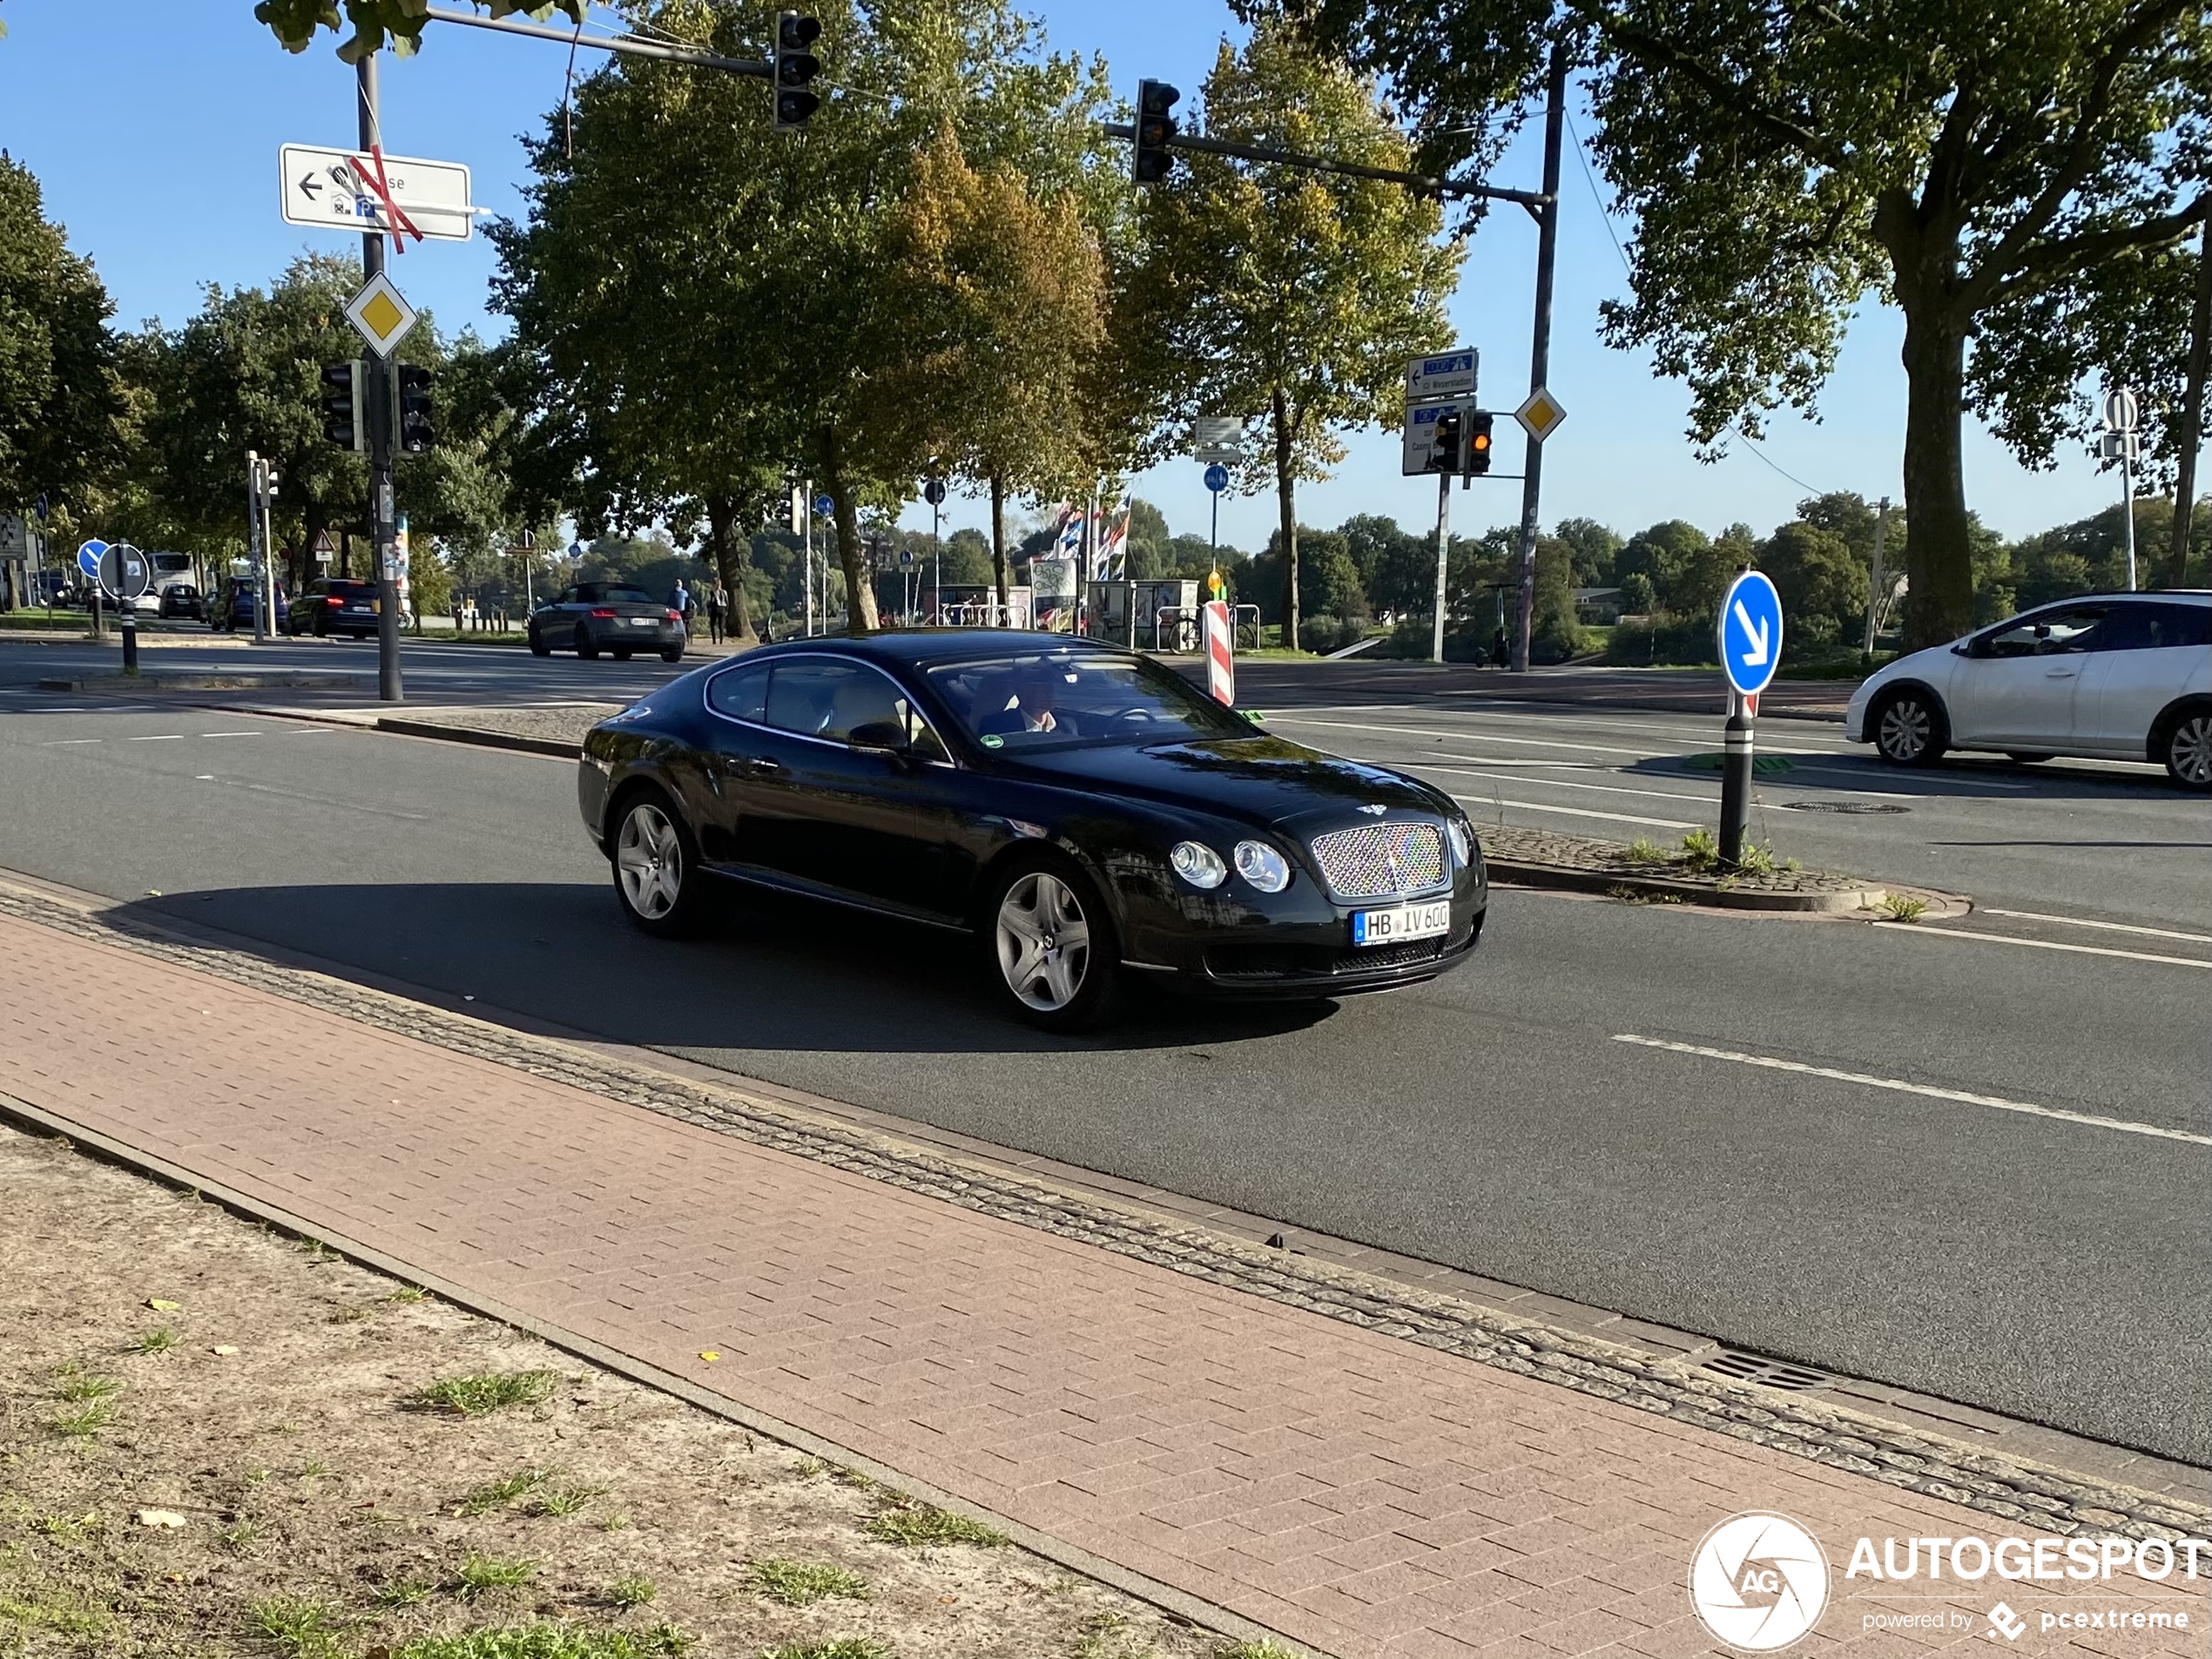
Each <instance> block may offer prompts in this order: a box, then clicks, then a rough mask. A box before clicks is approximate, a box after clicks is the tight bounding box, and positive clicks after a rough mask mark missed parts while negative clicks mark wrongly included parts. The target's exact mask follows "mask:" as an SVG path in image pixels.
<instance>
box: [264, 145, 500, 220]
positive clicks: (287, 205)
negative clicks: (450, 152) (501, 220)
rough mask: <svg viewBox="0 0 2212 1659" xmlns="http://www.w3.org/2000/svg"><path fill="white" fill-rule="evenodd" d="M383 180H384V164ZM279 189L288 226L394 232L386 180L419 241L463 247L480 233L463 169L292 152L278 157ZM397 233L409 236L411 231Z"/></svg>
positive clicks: (309, 149) (287, 148)
mask: <svg viewBox="0 0 2212 1659" xmlns="http://www.w3.org/2000/svg"><path fill="white" fill-rule="evenodd" d="M380 163H381V169H382V171H381V175H380V173H379V171H378V169H379V164H380ZM277 169H278V188H279V192H280V203H281V206H283V209H284V222H285V223H286V224H287V225H307V226H314V227H316V228H318V229H321V230H326V231H353V232H354V233H360V232H362V231H384V232H387V233H389V232H391V231H392V230H393V229H394V228H395V226H393V225H392V224H391V223H390V222H389V215H388V214H387V213H386V212H385V208H384V202H383V200H382V199H381V194H380V192H379V191H378V188H377V185H378V182H379V179H380V176H381V182H382V184H383V185H384V186H385V188H386V189H387V190H388V191H389V192H390V194H391V203H392V206H394V207H395V208H397V209H398V210H399V212H400V213H401V215H402V216H403V217H404V218H405V219H407V220H408V222H409V225H411V226H412V228H413V230H414V231H415V233H417V234H419V235H421V236H424V237H428V238H430V239H434V240H437V241H446V242H465V241H467V240H468V239H469V238H470V237H471V236H472V235H474V234H475V227H476V210H475V206H472V205H471V203H470V201H469V169H468V168H467V167H466V166H464V165H462V164H461V163H460V162H457V161H425V160H423V159H422V158H421V157H419V156H381V157H380V156H377V155H374V154H373V153H363V152H361V151H357V150H326V149H321V148H319V147H317V146H316V145H307V144H287V145H283V146H282V147H280V149H279V150H278V152H277ZM398 228H399V229H401V230H402V231H405V230H406V229H407V228H408V226H399V227H398Z"/></svg>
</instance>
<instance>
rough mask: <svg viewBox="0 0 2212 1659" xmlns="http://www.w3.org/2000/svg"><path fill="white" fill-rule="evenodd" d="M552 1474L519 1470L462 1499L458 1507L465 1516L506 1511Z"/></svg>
mask: <svg viewBox="0 0 2212 1659" xmlns="http://www.w3.org/2000/svg"><path fill="white" fill-rule="evenodd" d="M552 1473H553V1472H552V1471H551V1470H550V1469H517V1470H516V1472H515V1473H514V1474H509V1475H502V1477H500V1479H498V1480H489V1481H487V1482H485V1483H484V1484H483V1485H482V1486H480V1487H477V1488H476V1489H475V1491H473V1492H471V1493H469V1494H468V1496H466V1497H464V1498H463V1499H462V1501H461V1502H460V1504H459V1505H458V1506H457V1507H458V1508H459V1510H460V1512H461V1513H462V1514H464V1515H482V1514H490V1513H491V1511H493V1510H495V1509H504V1508H505V1507H507V1506H508V1505H509V1504H510V1503H512V1502H514V1501H515V1500H516V1499H517V1498H519V1497H522V1496H523V1495H524V1494H528V1493H531V1492H535V1491H536V1490H537V1488H538V1487H542V1486H543V1485H544V1484H545V1482H546V1481H547V1480H549V1479H550V1478H551V1475H552Z"/></svg>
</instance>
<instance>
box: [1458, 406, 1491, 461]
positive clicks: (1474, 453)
mask: <svg viewBox="0 0 2212 1659" xmlns="http://www.w3.org/2000/svg"><path fill="white" fill-rule="evenodd" d="M1462 470H1464V471H1466V472H1467V473H1469V474H1471V475H1477V476H1480V475H1481V474H1483V473H1486V472H1487V471H1489V470H1490V415H1489V413H1488V411H1487V410H1484V409H1469V410H1468V411H1467V465H1466V467H1465V468H1464V469H1462Z"/></svg>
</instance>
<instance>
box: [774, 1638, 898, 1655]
mask: <svg viewBox="0 0 2212 1659" xmlns="http://www.w3.org/2000/svg"><path fill="white" fill-rule="evenodd" d="M760 1659H892V1656H891V1649H888V1648H887V1647H885V1646H884V1645H883V1643H881V1642H878V1641H876V1640H875V1639H874V1638H873V1637H871V1636H840V1637H838V1638H836V1639H834V1640H833V1641H829V1642H792V1643H790V1644H788V1645H786V1646H785V1647H781V1648H765V1649H762V1650H761V1655H760Z"/></svg>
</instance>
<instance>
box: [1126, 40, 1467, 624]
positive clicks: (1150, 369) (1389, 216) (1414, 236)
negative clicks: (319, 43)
mask: <svg viewBox="0 0 2212 1659" xmlns="http://www.w3.org/2000/svg"><path fill="white" fill-rule="evenodd" d="M1200 101H1201V102H1202V103H1203V105H1204V115H1203V122H1204V129H1205V131H1206V132H1208V133H1209V134H1210V135H1211V136H1213V137H1216V138H1228V139H1232V140H1236V141H1238V142H1244V143H1256V144H1266V145H1281V146H1283V147H1285V148H1288V149H1292V150H1298V151H1302V152H1306V153H1309V154H1311V153H1320V154H1326V155H1332V156H1337V157H1339V158H1345V159H1347V160H1355V161H1360V162H1364V163H1366V164H1368V165H1374V166H1380V167H1404V166H1405V165H1407V163H1408V161H1409V153H1408V151H1407V147H1406V141H1405V139H1404V138H1403V136H1402V135H1401V134H1400V132H1399V129H1398V126H1397V125H1396V123H1395V121H1394V120H1393V119H1392V118H1391V116H1390V114H1389V112H1388V111H1387V110H1386V107H1385V106H1384V105H1382V104H1381V102H1380V100H1379V97H1378V94H1377V91H1376V88H1375V86H1374V84H1373V83H1372V81H1370V80H1367V79H1366V78H1362V77H1360V76H1358V75H1355V74H1352V73H1350V72H1348V71H1345V69H1344V67H1343V66H1342V65H1341V64H1338V63H1336V62H1334V61H1332V59H1330V58H1328V57H1324V56H1322V55H1320V54H1318V53H1316V52H1314V51H1312V50H1311V49H1310V48H1309V47H1307V46H1306V45H1305V44H1302V43H1301V42H1300V41H1299V40H1298V38H1297V37H1295V36H1294V35H1293V33H1292V32H1291V30H1288V29H1285V28H1284V27H1282V26H1280V25H1278V24H1274V23H1272V22H1269V21H1263V22H1262V23H1261V24H1260V25H1259V26H1258V28H1257V29H1255V30H1254V31H1253V33H1252V36H1251V39H1250V40H1249V41H1248V42H1247V43H1246V44H1245V45H1244V50H1243V51H1241V52H1239V51H1235V50H1233V49H1232V48H1231V46H1230V45H1229V44H1227V43H1226V42H1224V44H1223V45H1222V47H1221V51H1220V53H1219V55H1218V57H1217V58H1216V60H1215V64H1214V67H1213V71H1212V72H1211V74H1210V75H1209V76H1208V77H1207V78H1206V84H1205V87H1204V91H1203V93H1202V95H1201V100H1200ZM1191 120H1192V123H1193V124H1194V125H1195V124H1196V123H1197V120H1198V117H1197V113H1196V112H1195V111H1194V112H1193V115H1192V117H1191ZM1186 167H1187V169H1188V176H1187V177H1184V176H1183V174H1184V169H1185V168H1186ZM1141 219H1142V223H1143V233H1144V253H1143V259H1142V260H1141V262H1140V264H1139V265H1138V266H1137V267H1136V269H1135V270H1134V271H1133V272H1132V273H1131V276H1130V282H1129V285H1128V287H1127V288H1126V290H1125V291H1124V293H1123V295H1122V300H1121V306H1120V320H1121V330H1120V333H1121V336H1122V339H1123V343H1124V349H1126V350H1127V351H1128V352H1129V353H1130V357H1131V361H1132V362H1133V363H1134V364H1135V365H1136V368H1135V370H1134V372H1135V373H1136V374H1137V375H1138V376H1139V377H1140V378H1142V379H1143V380H1145V381H1146V383H1147V384H1148V385H1149V386H1150V388H1153V390H1154V391H1155V392H1156V394H1157V396H1158V397H1159V398H1160V399H1161V400H1162V401H1163V402H1164V403H1165V404H1166V405H1167V407H1168V408H1170V412H1171V415H1172V417H1173V424H1175V425H1176V426H1177V427H1182V426H1184V425H1186V424H1187V421H1188V420H1189V419H1190V417H1193V416H1196V415H1224V414H1225V415H1240V416H1244V417H1245V418H1247V419H1250V420H1253V421H1262V422H1264V431H1265V435H1266V441H1265V442H1263V443H1261V444H1260V445H1259V446H1258V448H1257V449H1256V451H1255V453H1254V454H1253V455H1252V457H1251V459H1250V460H1249V461H1248V462H1246V463H1245V464H1244V466H1243V467H1242V468H1240V469H1239V473H1238V488H1239V489H1242V490H1253V489H1260V488H1264V487H1266V486H1267V485H1270V484H1271V485H1272V486H1273V488H1274V490H1275V493H1276V497H1277V501H1278V509H1279V510H1278V518H1279V521H1280V528H1279V529H1278V536H1279V537H1280V538H1281V540H1282V543H1283V544H1284V548H1285V559H1284V561H1283V570H1282V590H1283V597H1282V598H1281V599H1280V600H1279V601H1278V604H1277V610H1278V614H1284V613H1287V614H1288V616H1289V617H1290V623H1291V625H1290V627H1289V629H1288V630H1287V631H1286V635H1285V643H1286V644H1292V645H1295V644H1297V631H1296V621H1297V618H1298V616H1299V615H1301V614H1304V613H1305V611H1306V610H1307V609H1308V607H1307V606H1306V605H1305V603H1304V601H1303V600H1302V599H1301V598H1300V597H1298V578H1299V564H1300V557H1299V553H1298V530H1297V524H1298V518H1297V503H1296V490H1297V486H1298V482H1300V481H1301V480H1311V479H1318V478H1324V477H1326V476H1327V475H1328V474H1329V470H1330V469H1332V467H1334V466H1335V465H1336V463H1337V462H1339V461H1340V460H1341V459H1342V458H1343V455H1344V448H1343V444H1342V442H1341V438H1340V435H1341V434H1342V433H1343V432H1345V431H1346V430H1349V429H1351V428H1356V427H1359V426H1361V425H1364V424H1366V423H1367V422H1369V421H1380V420H1383V419H1386V418H1394V417H1395V415H1396V408H1397V399H1398V397H1399V394H1400V391H1401V389H1402V387H1403V379H1402V376H1403V373H1404V363H1405V360H1406V358H1407V357H1408V356H1411V355H1413V354H1415V353H1418V352H1421V351H1426V350H1433V349H1435V348H1436V347H1439V346H1440V345H1443V344H1446V343H1448V341H1449V340H1450V330H1449V328H1448V326H1447V322H1446V319H1445V316H1444V301H1445V299H1446V297H1447V295H1448V294H1449V293H1450V292H1451V289H1452V287H1453V284H1454V282H1455V281H1456V279H1457V274H1458V271H1459V266H1460V259H1461V257H1462V255H1463V252H1464V249H1463V247H1462V245H1461V244H1460V241H1459V240H1458V239H1440V233H1441V230H1442V222H1443V221H1442V215H1441V212H1440V210H1439V209H1438V207H1437V206H1436V205H1435V204H1434V203H1433V201H1429V200H1426V199H1421V198H1418V197H1414V196H1411V195H1408V194H1407V193H1406V192H1405V191H1404V190H1402V189H1400V188H1399V187H1398V186H1396V185H1386V184H1380V183H1377V182H1374V181H1371V180H1365V179H1339V178H1333V177H1330V176H1327V175H1322V174H1315V173H1311V172H1301V171H1298V170H1297V169H1293V168H1288V167H1273V166H1265V165H1254V164H1248V163H1243V162H1233V161H1230V160H1228V159H1226V158H1216V157H1207V156H1197V157H1192V158H1189V159H1188V160H1187V161H1178V163H1177V178H1176V179H1175V180H1174V182H1173V183H1172V184H1170V185H1164V186H1162V187H1160V188H1158V189H1155V190H1152V191H1150V192H1148V193H1147V195H1146V196H1145V199H1144V202H1143V209H1142V213H1141Z"/></svg>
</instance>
